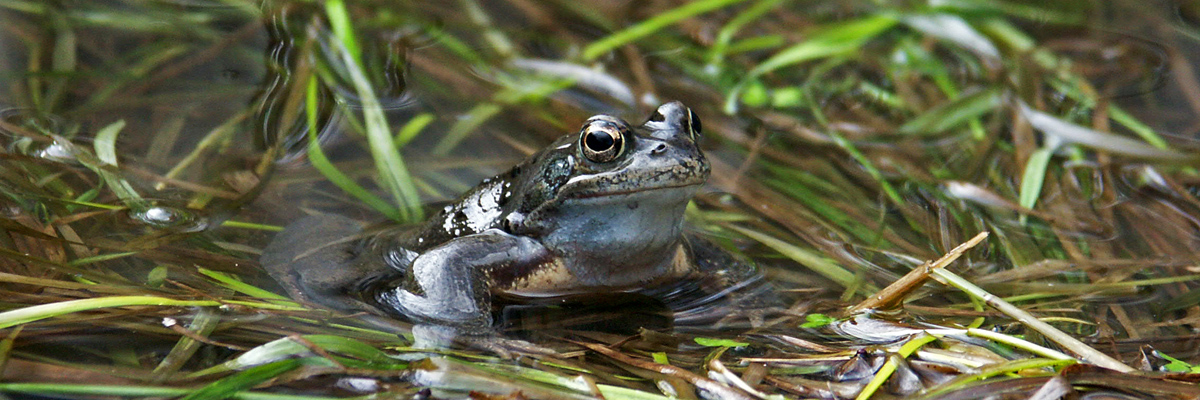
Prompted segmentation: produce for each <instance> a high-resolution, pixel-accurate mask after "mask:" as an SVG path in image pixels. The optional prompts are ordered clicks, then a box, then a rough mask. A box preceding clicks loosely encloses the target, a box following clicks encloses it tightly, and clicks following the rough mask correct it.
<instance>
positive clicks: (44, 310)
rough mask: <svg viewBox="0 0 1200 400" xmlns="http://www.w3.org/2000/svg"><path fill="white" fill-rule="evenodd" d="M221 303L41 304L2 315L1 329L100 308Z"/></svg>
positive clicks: (138, 299)
mask: <svg viewBox="0 0 1200 400" xmlns="http://www.w3.org/2000/svg"><path fill="white" fill-rule="evenodd" d="M219 305H221V303H220V302H217V301H213V300H175V299H168V298H166V297H157V296H109V297H93V298H90V299H83V300H70V301H60V302H57V303H48V304H40V305H36V306H31V307H25V308H18V309H16V310H12V311H5V312H3V313H0V329H4V328H8V327H11V326H15V325H20V324H25V323H30V322H34V321H39V320H43V319H46V318H51V317H56V316H59V315H64V314H70V313H75V312H80V311H88V310H95V309H100V308H111V307H125V306H185V307H188V306H190V307H199V306H219Z"/></svg>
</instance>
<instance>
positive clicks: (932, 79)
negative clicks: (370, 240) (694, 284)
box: [0, 0, 1200, 400]
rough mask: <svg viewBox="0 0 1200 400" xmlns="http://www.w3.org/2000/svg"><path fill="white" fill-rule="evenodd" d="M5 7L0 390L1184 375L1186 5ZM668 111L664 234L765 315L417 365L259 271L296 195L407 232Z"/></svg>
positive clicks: (1190, 264) (252, 394) (176, 3)
mask: <svg viewBox="0 0 1200 400" xmlns="http://www.w3.org/2000/svg"><path fill="white" fill-rule="evenodd" d="M0 21H3V23H2V24H0V49H3V51H4V54H3V56H2V57H0V83H2V85H0V144H2V145H3V148H0V161H2V162H0V211H2V212H3V217H0V299H3V300H0V371H2V375H0V381H2V382H0V393H2V394H3V395H4V396H15V395H18V394H37V395H42V396H47V397H85V398H93V397H137V398H142V397H154V398H159V397H183V398H186V399H222V398H227V397H231V396H232V397H237V398H242V399H271V400H276V399H316V398H343V397H348V396H355V395H368V394H374V393H381V394H382V395H385V396H389V397H400V398H407V397H415V398H430V397H432V398H456V397H463V396H467V395H469V396H471V397H472V398H493V397H489V396H496V397H494V398H514V399H515V398H596V397H602V398H605V399H658V398H670V397H676V398H696V397H697V396H700V397H705V398H722V399H737V398H746V399H749V398H860V399H866V398H893V397H897V396H912V397H915V398H976V397H983V396H989V395H994V396H996V398H1029V397H1030V396H1031V395H1035V394H1036V395H1037V396H1041V397H1038V398H1047V399H1050V398H1059V397H1062V396H1073V395H1082V394H1089V393H1113V394H1115V395H1116V396H1127V397H1130V398H1172V397H1175V398H1195V397H1197V396H1200V386H1198V385H1197V384H1196V382H1197V381H1200V375H1196V373H1200V367H1198V366H1196V365H1197V364H1200V339H1198V338H1197V333H1196V332H1197V329H1200V328H1198V324H1200V320H1198V319H1197V318H1200V291H1193V290H1192V289H1193V288H1196V287H1197V286H1198V285H1200V283H1198V282H1197V280H1200V270H1198V268H1200V200H1198V198H1197V195H1198V194H1200V192H1198V188H1200V180H1198V177H1200V175H1198V172H1197V171H1198V170H1197V167H1200V151H1197V150H1198V147H1197V143H1196V141H1195V139H1196V138H1197V137H1200V73H1198V72H1197V71H1196V67H1195V65H1196V64H1197V63H1200V58H1197V55H1198V54H1200V7H1198V6H1196V5H1195V4H1192V2H1187V1H1174V2H1169V1H1168V2H1160V3H1152V4H1151V5H1146V4H1144V3H1141V2H1135V1H1112V2H1101V1H1096V2H1028V1H1017V0H1012V1H989V0H938V1H929V2H865V1H863V2H838V1H820V2H797V1H785V0H699V1H693V2H674V1H643V2H628V3H626V2H573V1H556V0H547V1H528V0H510V1H488V2H483V1H475V0H462V1H448V2H420V1H414V2H379V1H369V0H361V1H359V0H324V1H305V0H290V1H284V0H266V1H257V0H156V1H140V0H139V1H133V0H104V1H66V0H64V1H41V0H0ZM669 100H682V101H684V102H685V103H687V104H688V106H690V107H691V108H693V109H694V110H696V112H697V113H699V115H700V117H701V118H702V120H703V121H704V122H703V124H704V135H705V137H704V139H703V140H704V142H703V145H704V146H705V147H706V151H707V153H708V155H709V158H710V162H711V163H712V168H713V177H712V178H711V179H710V182H709V185H708V186H707V189H705V190H704V191H703V193H701V195H699V196H698V197H697V198H696V200H695V202H694V204H693V205H692V206H691V207H689V210H688V217H689V220H690V221H691V223H692V225H693V228H694V229H696V230H698V231H701V232H703V233H705V234H706V235H709V236H710V237H711V238H713V240H715V241H717V242H719V243H721V244H722V245H723V246H726V247H727V248H728V249H730V250H731V251H737V252H741V253H744V254H745V255H747V256H748V257H750V258H752V259H754V260H755V261H756V262H758V263H759V264H760V265H761V266H762V267H763V268H764V270H765V271H766V273H767V276H768V278H769V279H770V280H771V281H772V282H773V284H774V285H775V287H776V289H777V290H778V291H779V293H780V296H782V297H785V298H786V299H787V301H788V304H789V305H790V307H789V308H788V309H787V310H786V312H784V313H782V314H781V315H775V316H772V317H771V318H768V319H767V320H765V321H763V323H761V324H754V325H753V326H743V325H745V324H738V323H732V322H729V323H724V322H728V321H724V322H723V323H719V324H716V325H687V324H684V323H680V324H679V325H678V326H675V327H673V329H672V327H671V326H669V324H665V325H666V326H660V325H664V324H658V322H661V321H658V320H654V321H650V320H651V319H653V318H643V317H642V316H641V315H635V316H634V317H631V318H625V319H622V316H621V315H620V314H621V310H611V309H610V310H599V311H596V310H591V309H588V308H587V307H582V310H574V309H568V310H565V311H562V310H554V309H553V308H554V307H547V308H550V309H551V310H548V311H547V310H542V311H535V312H531V313H529V314H530V315H525V316H522V315H517V314H521V311H514V312H513V314H514V316H513V317H512V318H509V319H507V323H506V325H505V329H506V331H508V334H510V335H512V336H514V337H520V338H523V339H526V340H529V341H531V342H534V343H537V344H539V345H543V346H548V347H551V348H553V349H555V350H556V351H557V353H558V354H557V355H546V354H525V353H523V352H520V351H514V352H513V353H512V354H506V355H503V356H505V357H501V356H502V355H497V354H493V353H488V352H480V351H474V350H469V349H453V350H451V349H446V350H437V351H433V350H429V349H423V348H417V347H414V343H413V340H412V339H413V338H412V337H411V335H408V334H401V335H396V334H394V333H389V332H386V331H382V330H380V328H379V327H378V326H375V325H371V324H368V323H367V322H365V321H363V320H362V318H360V317H361V316H356V315H341V314H337V313H333V312H330V311H328V310H323V309H320V308H317V307H312V306H308V305H304V304H298V303H296V302H294V301H291V300H289V299H287V298H285V297H283V296H280V295H279V294H276V292H281V291H279V290H278V288H276V287H275V284H274V283H273V282H271V281H270V279H269V278H268V277H267V276H266V274H265V273H264V272H262V271H261V268H260V267H259V266H258V265H257V262H256V259H257V257H258V253H259V252H260V250H261V248H262V246H263V244H264V243H266V241H267V240H268V239H269V238H270V236H271V235H272V233H273V232H275V231H278V230H279V229H281V226H282V225H285V224H286V223H287V221H290V220H292V219H295V218H296V217H297V216H299V215H303V214H305V213H312V212H321V211H325V212H337V213H341V214H346V215H351V216H355V217H357V218H359V219H362V220H383V219H390V220H394V221H399V222H411V221H418V220H421V219H422V218H423V216H424V213H425V210H426V209H427V208H428V207H430V206H431V205H432V204H434V203H436V202H439V201H445V200H447V199H451V198H453V197H454V196H455V195H457V194H458V193H461V192H462V191H464V190H466V189H468V188H470V187H472V186H473V185H474V184H476V183H477V182H478V181H479V180H480V179H482V178H484V177H487V176H491V175H492V174H495V173H497V172H499V171H501V170H503V169H505V168H506V167H508V166H510V165H513V164H514V163H516V162H517V160H520V159H521V158H522V157H523V156H525V155H527V154H529V153H530V152H532V151H534V150H536V149H538V148H540V147H542V146H543V145H545V144H546V143H549V142H550V141H551V140H553V139H554V138H556V137H558V136H560V135H562V134H564V133H566V132H571V131H574V130H575V129H577V127H578V125H579V123H580V122H581V121H583V120H584V119H585V118H587V117H588V116H590V115H593V114H596V113H612V114H617V115H623V116H641V115H646V113H645V111H646V110H652V109H653V107H656V106H657V105H658V104H660V103H662V102H665V101H669ZM980 233H986V234H987V237H986V238H984V237H983V235H979V234H980ZM977 235H978V236H977ZM972 238H975V239H972ZM968 241H971V242H970V244H969V245H964V246H962V247H959V248H958V249H955V248H956V247H958V246H959V245H960V244H962V243H967V242H968ZM943 255H945V257H944V258H943ZM939 258H941V260H939ZM935 260H937V261H935ZM556 311H557V312H558V314H554V312H556ZM593 311H594V312H593ZM751 311H753V310H751ZM541 312H547V313H549V314H548V316H542V314H539V313H541ZM505 313H506V314H507V313H508V311H505ZM612 314H617V315H615V316H614V315H612ZM539 316H542V317H541V318H539ZM633 321H636V322H637V324H634V323H633ZM647 321H650V322H647ZM396 324H397V327H398V329H400V330H401V331H404V330H405V329H408V325H407V324H405V323H403V322H396ZM643 327H644V328H645V329H639V328H643Z"/></svg>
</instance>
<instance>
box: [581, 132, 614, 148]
mask: <svg viewBox="0 0 1200 400" xmlns="http://www.w3.org/2000/svg"><path fill="white" fill-rule="evenodd" d="M583 140H584V144H586V145H587V147H588V148H589V149H592V151H605V150H608V149H611V148H612V147H613V144H614V143H616V140H614V139H613V137H612V135H610V134H609V133H608V132H605V131H591V132H588V135H587V137H586V138H584V139H583Z"/></svg>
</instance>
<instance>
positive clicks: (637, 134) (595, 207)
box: [508, 102, 709, 256]
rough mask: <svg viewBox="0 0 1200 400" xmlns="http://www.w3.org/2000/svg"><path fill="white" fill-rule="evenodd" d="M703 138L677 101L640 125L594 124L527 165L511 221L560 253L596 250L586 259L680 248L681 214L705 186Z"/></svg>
mask: <svg viewBox="0 0 1200 400" xmlns="http://www.w3.org/2000/svg"><path fill="white" fill-rule="evenodd" d="M699 138H700V120H699V118H697V117H696V114H695V113H694V112H692V110H690V109H688V108H687V107H686V106H684V105H683V104H682V103H679V102H671V103H667V104H663V105H662V106H659V107H658V109H657V110H655V111H654V113H652V114H651V115H650V118H649V119H648V120H647V121H646V122H644V123H642V124H641V125H639V126H632V125H630V124H629V123H627V122H625V121H624V120H621V119H620V118H617V117H613V116H609V115H597V116H594V117H592V118H589V119H588V120H587V121H586V122H584V124H583V128H582V129H580V131H579V134H578V135H577V136H568V137H565V138H563V139H560V140H559V141H558V142H555V143H554V144H553V145H551V146H550V147H549V148H547V149H546V150H545V151H543V152H542V153H541V154H539V155H538V156H535V157H534V158H533V159H531V160H530V162H528V163H527V164H526V165H524V166H523V168H525V171H524V174H522V175H524V176H523V177H522V178H521V179H520V182H519V185H518V186H519V187H520V188H519V189H518V192H520V197H522V199H521V202H522V204H521V206H519V207H518V209H517V210H514V211H516V212H514V213H512V214H509V215H508V222H509V223H510V224H513V225H510V226H513V227H517V230H526V229H527V230H526V231H529V232H532V231H539V232H542V233H541V234H542V235H546V236H547V239H548V240H549V241H551V242H559V243H560V244H561V245H563V246H568V247H576V246H593V247H591V248H590V249H589V250H588V252H589V253H597V252H598V253H606V252H608V251H613V252H620V251H624V252H627V253H637V252H639V251H641V250H651V249H652V248H655V247H666V246H665V245H666V244H669V243H674V242H676V241H678V239H679V236H680V233H681V229H682V228H681V226H682V223H683V211H684V208H685V207H686V206H687V202H688V200H690V199H691V197H692V195H693V194H695V193H696V190H697V189H698V188H699V186H700V185H702V184H703V183H704V182H705V181H706V180H707V179H708V175H709V166H708V161H707V160H705V158H704V154H703V153H702V152H701V151H700V147H699V146H698V145H697V141H698V140H699ZM522 228H524V229H522ZM551 237H553V238H551ZM568 243H570V244H568ZM551 246H552V247H554V246H555V245H554V244H551ZM596 255H597V256H601V255H600V254H596Z"/></svg>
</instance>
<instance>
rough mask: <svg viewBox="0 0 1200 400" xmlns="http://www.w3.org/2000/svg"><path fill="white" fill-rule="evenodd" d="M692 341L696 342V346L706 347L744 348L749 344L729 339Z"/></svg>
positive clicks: (698, 339)
mask: <svg viewBox="0 0 1200 400" xmlns="http://www.w3.org/2000/svg"><path fill="white" fill-rule="evenodd" d="M693 340H695V341H696V344H699V345H701V346H706V347H746V346H749V345H750V343H746V342H739V341H736V340H731V339H716V338H706V337H698V338H695V339H693Z"/></svg>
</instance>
